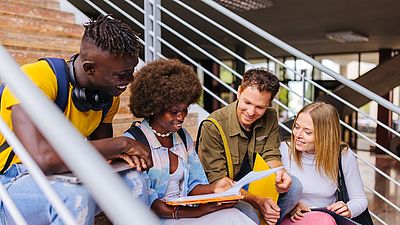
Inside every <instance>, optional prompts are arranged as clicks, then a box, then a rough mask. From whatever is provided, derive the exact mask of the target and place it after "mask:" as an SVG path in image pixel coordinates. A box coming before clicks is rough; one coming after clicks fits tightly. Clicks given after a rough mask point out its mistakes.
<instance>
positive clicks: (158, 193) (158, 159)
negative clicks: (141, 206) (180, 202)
mask: <svg viewBox="0 0 400 225" xmlns="http://www.w3.org/2000/svg"><path fill="white" fill-rule="evenodd" d="M139 127H140V129H141V130H142V131H143V133H144V135H145V136H146V138H147V141H148V142H149V145H150V149H151V154H152V158H153V167H152V168H150V170H149V171H148V172H147V174H148V176H149V178H150V184H149V185H150V187H149V189H148V191H149V193H148V195H149V196H150V197H149V198H150V206H151V205H152V204H153V202H154V201H155V200H156V199H162V198H163V197H165V196H164V195H165V193H166V191H167V187H168V182H169V175H170V173H169V171H170V168H169V157H168V148H165V147H163V146H162V145H161V144H160V142H159V141H158V140H157V137H156V136H155V134H154V133H153V131H152V128H151V127H150V125H149V123H148V122H147V120H143V122H142V123H141V125H139ZM184 131H185V135H186V142H187V148H188V149H186V148H185V145H184V143H183V141H182V139H181V138H180V137H179V135H178V134H177V133H172V139H173V147H172V148H171V149H170V151H171V152H172V153H174V154H175V155H177V156H178V157H179V158H180V160H181V161H182V165H183V171H184V173H183V174H184V175H183V177H184V180H183V182H182V184H181V187H180V189H181V195H180V196H181V197H184V196H187V195H188V193H190V192H191V191H192V189H193V188H194V187H195V186H196V185H198V184H208V180H207V177H206V174H205V172H204V170H203V167H202V165H201V163H200V160H199V157H198V156H197V154H196V151H195V149H194V145H193V139H192V138H191V137H190V134H189V133H188V132H187V131H186V130H185V129H184ZM124 135H125V136H127V137H130V138H133V137H132V135H131V134H129V133H125V134H124Z"/></svg>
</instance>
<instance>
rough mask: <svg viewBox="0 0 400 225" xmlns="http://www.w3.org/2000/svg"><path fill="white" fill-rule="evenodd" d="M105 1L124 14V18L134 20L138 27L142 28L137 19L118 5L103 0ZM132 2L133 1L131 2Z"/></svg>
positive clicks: (108, 0)
mask: <svg viewBox="0 0 400 225" xmlns="http://www.w3.org/2000/svg"><path fill="white" fill-rule="evenodd" d="M104 2H105V3H107V4H108V5H109V6H111V7H112V8H114V9H115V10H117V11H118V12H119V13H121V14H122V15H124V16H125V17H126V18H128V19H129V20H130V21H132V22H134V23H135V24H136V25H137V26H138V27H140V28H142V29H143V30H144V25H143V24H142V23H140V22H139V21H137V20H136V19H135V18H133V17H132V16H131V15H129V14H128V13H126V12H125V11H124V10H122V9H121V8H120V7H118V6H117V5H115V4H114V3H112V2H111V1H110V0H104ZM132 4H133V3H132Z"/></svg>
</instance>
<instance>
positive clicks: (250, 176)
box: [163, 166, 283, 202]
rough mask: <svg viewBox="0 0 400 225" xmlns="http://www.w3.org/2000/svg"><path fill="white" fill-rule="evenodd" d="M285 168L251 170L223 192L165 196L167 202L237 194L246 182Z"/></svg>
mask: <svg viewBox="0 0 400 225" xmlns="http://www.w3.org/2000/svg"><path fill="white" fill-rule="evenodd" d="M281 169H283V166H280V167H276V168H273V169H269V170H264V171H257V172H256V171H251V172H249V173H248V174H247V175H246V176H244V177H243V178H242V179H240V180H239V181H238V182H236V184H235V185H234V186H232V187H231V188H229V189H228V190H226V191H224V192H221V193H213V194H205V195H192V196H186V197H171V198H168V197H166V198H163V200H164V201H166V202H183V201H196V200H203V199H212V198H218V197H225V196H236V195H239V194H240V189H242V187H243V186H245V185H246V184H249V183H251V182H254V181H256V180H259V179H261V178H264V177H267V176H269V175H271V174H273V173H276V172H277V171H279V170H281Z"/></svg>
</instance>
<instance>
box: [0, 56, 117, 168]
mask: <svg viewBox="0 0 400 225" xmlns="http://www.w3.org/2000/svg"><path fill="white" fill-rule="evenodd" d="M40 60H45V61H46V62H47V63H48V64H49V66H50V68H51V69H52V70H53V72H54V74H55V75H56V78H57V86H58V91H57V97H56V99H55V100H54V103H55V104H56V105H57V106H58V108H59V109H60V110H61V111H62V112H64V111H65V108H66V107H67V103H68V95H69V76H68V66H67V64H66V63H65V60H64V59H60V58H41V59H39V61H40ZM5 86H6V85H5V84H4V83H2V84H1V85H0V102H1V98H2V95H3V91H4V88H5ZM111 105H112V104H110V105H109V107H107V108H106V109H104V110H103V111H102V117H101V120H103V119H104V117H105V116H106V115H107V113H108V111H109V109H110V107H111ZM8 147H10V145H9V144H8V143H7V141H5V142H4V143H3V144H2V145H0V153H1V152H2V151H4V150H6V149H7V148H8ZM14 156H15V153H14V151H11V152H10V154H9V155H8V157H7V160H6V163H5V164H4V167H3V169H2V170H1V171H0V174H3V173H4V172H5V171H6V170H7V169H8V167H9V166H10V164H11V161H12V159H13V158H14Z"/></svg>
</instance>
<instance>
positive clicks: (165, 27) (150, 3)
mask: <svg viewBox="0 0 400 225" xmlns="http://www.w3.org/2000/svg"><path fill="white" fill-rule="evenodd" d="M86 1H87V0H86ZM173 2H174V3H176V4H177V5H179V6H181V7H182V8H183V9H185V10H187V11H188V12H190V13H192V14H193V15H194V16H196V17H197V19H199V20H200V19H201V20H204V21H206V22H207V23H209V24H211V25H212V26H215V27H217V28H219V29H220V30H221V31H223V32H225V33H226V34H227V35H229V36H231V37H233V38H235V39H236V40H238V41H239V42H241V43H242V44H244V45H245V46H247V47H249V48H250V49H253V50H254V51H256V52H258V53H260V55H262V56H264V57H266V58H268V59H269V60H271V61H273V62H274V63H275V64H276V65H277V66H280V67H282V68H285V69H287V70H288V71H290V72H292V73H293V74H294V75H295V76H297V77H300V79H301V82H302V86H303V89H302V91H301V92H300V93H299V92H297V91H295V90H293V89H291V88H289V87H288V86H287V85H285V84H283V83H281V87H283V88H284V89H286V90H288V91H289V92H290V93H293V94H295V95H296V96H298V97H299V98H301V99H302V102H303V104H308V103H310V102H311V99H307V98H306V94H305V91H306V90H305V84H306V83H307V84H311V85H313V86H314V87H316V88H318V89H320V90H322V91H323V92H325V93H326V94H327V95H330V96H332V97H333V98H334V99H337V100H338V101H340V102H342V103H343V104H344V105H346V106H348V107H350V108H351V109H353V110H355V111H356V112H358V113H360V114H362V115H364V116H365V117H366V118H369V119H370V120H371V121H373V122H375V123H377V124H378V125H380V126H382V127H384V128H385V129H386V130H388V131H389V132H390V133H392V134H393V135H395V136H397V137H400V133H399V132H397V131H395V130H394V129H392V128H390V127H389V126H387V125H386V124H384V123H382V122H380V121H378V120H377V119H375V118H373V117H371V116H370V115H368V114H367V113H365V112H363V111H361V110H360V109H359V108H358V107H356V106H354V105H352V104H351V103H350V102H348V101H346V100H345V99H343V98H341V97H339V96H337V95H336V94H335V93H333V92H331V91H329V90H327V89H326V88H324V87H323V86H322V85H320V84H318V83H316V82H315V81H313V80H312V79H310V78H308V77H307V76H305V75H304V74H301V73H300V72H298V71H296V70H295V69H293V68H291V67H288V66H287V65H285V64H284V63H283V62H281V61H280V60H278V59H277V58H275V57H273V56H272V55H270V54H268V53H267V52H265V51H263V50H262V49H260V48H259V47H257V46H255V45H254V44H252V43H251V42H250V41H247V40H246V39H245V38H243V37H241V36H240V35H237V34H235V33H234V32H232V31H230V30H229V29H227V28H226V27H224V26H223V25H221V24H219V23H218V22H216V21H214V20H212V19H210V18H208V17H207V16H206V15H204V14H202V13H201V12H199V11H198V10H196V9H194V8H193V7H191V6H190V5H189V4H187V3H184V1H181V0H173ZM202 2H203V3H205V4H207V5H209V6H210V10H217V11H218V12H220V13H222V14H224V15H225V16H228V17H229V18H231V19H232V20H233V21H235V22H237V23H238V24H239V25H240V26H243V27H244V28H246V29H248V30H250V31H252V32H254V33H256V34H258V35H259V36H260V37H261V38H263V39H265V40H266V41H269V42H271V43H273V44H275V45H276V46H278V47H280V48H281V49H283V50H285V51H286V52H289V53H290V54H292V55H293V56H295V57H296V58H297V59H302V60H304V61H306V62H307V63H309V64H310V65H312V66H313V67H314V69H318V70H320V71H321V72H324V73H326V74H327V75H329V76H331V77H333V78H334V79H335V80H337V81H339V82H340V83H342V84H344V85H346V86H348V87H350V88H351V89H353V90H355V91H356V92H358V93H360V94H362V95H363V96H366V97H367V98H369V99H371V100H373V101H376V102H378V103H379V104H380V105H381V106H383V107H385V108H387V109H388V110H390V111H391V112H394V113H397V114H400V108H399V107H397V106H396V105H394V104H393V103H391V102H389V101H387V100H386V99H384V98H382V97H380V96H378V95H376V94H375V93H373V92H371V91H369V90H368V89H366V88H364V87H362V86H361V85H359V84H357V83H355V82H353V81H351V80H348V79H347V78H345V77H344V76H342V75H340V74H338V73H336V72H334V71H333V70H331V69H329V68H327V67H325V66H323V65H322V64H321V63H319V62H317V61H315V60H314V59H312V58H311V57H309V56H307V55H305V54H304V53H302V52H300V51H298V50H297V49H295V48H293V47H291V46H289V45H287V44H286V43H284V42H282V41H281V40H279V39H277V38H276V37H274V36H272V35H270V34H269V33H267V32H265V31H264V30H262V29H260V28H258V27H257V26H255V25H254V24H251V23H250V22H249V21H246V20H245V19H243V18H241V17H240V16H238V15H236V14H235V13H233V12H231V11H230V10H228V9H226V8H224V7H223V6H221V5H219V4H218V3H216V2H214V1H212V0H202ZM144 5H145V8H146V7H148V8H151V9H153V10H152V11H151V12H147V11H146V10H145V11H142V10H139V9H138V8H140V7H139V6H137V5H136V4H135V7H133V8H135V9H137V10H138V11H139V12H142V13H143V12H147V13H144V15H143V16H144V21H148V22H147V23H149V24H151V25H152V27H150V28H146V29H145V30H144V33H145V35H144V36H145V40H144V41H145V48H146V47H147V48H148V49H147V51H149V52H151V54H146V55H152V56H151V57H149V58H146V60H154V59H156V58H159V57H164V58H165V57H171V56H173V55H171V56H164V55H163V54H162V52H161V51H162V49H161V48H162V47H166V48H169V49H171V50H172V51H173V52H174V53H175V54H176V55H177V56H179V57H181V58H183V59H185V60H187V61H188V62H189V63H191V64H193V65H194V66H196V67H197V68H198V69H200V71H202V72H203V73H204V74H205V75H207V76H210V77H211V78H212V79H214V80H216V81H217V82H218V83H219V84H220V85H221V86H222V87H224V88H225V89H226V90H228V91H229V92H231V93H234V94H236V90H234V89H233V88H232V87H231V86H229V85H228V84H226V83H225V82H224V81H223V80H222V79H220V78H219V77H218V75H215V74H213V73H212V72H211V71H208V70H207V69H205V68H204V67H202V66H201V64H200V63H198V62H197V61H196V59H193V58H191V57H190V56H189V55H188V54H185V53H184V52H183V51H182V50H180V49H179V48H178V47H176V46H174V45H173V44H172V43H171V42H170V41H169V40H167V39H166V38H164V37H163V35H162V34H161V32H169V33H170V34H173V35H174V36H175V37H177V38H178V39H180V40H182V41H183V42H185V43H186V44H187V45H189V46H191V47H192V48H194V49H196V50H197V51H199V52H200V53H202V54H203V55H205V56H206V57H207V58H208V59H210V60H212V61H213V62H215V63H216V64H218V65H220V66H221V67H222V68H225V69H227V70H228V71H229V72H231V73H232V74H233V75H234V76H236V77H237V78H238V79H241V75H240V74H239V73H237V72H236V71H235V70H234V69H233V68H231V67H230V66H228V65H226V64H225V63H223V62H222V61H221V60H220V59H218V57H216V56H215V55H213V51H211V50H210V49H205V48H202V47H201V46H199V45H198V44H196V43H195V42H193V41H191V40H189V39H188V38H187V37H186V36H185V35H184V34H181V33H179V31H178V30H177V29H174V28H172V27H171V26H170V25H169V24H167V23H166V22H165V21H166V20H164V19H163V18H161V14H162V15H163V16H167V17H170V18H172V19H173V20H174V21H175V23H174V25H176V24H180V25H181V26H182V27H185V28H186V29H190V30H191V31H193V32H194V33H196V34H198V35H199V36H200V37H202V38H204V39H206V40H207V41H209V42H210V43H211V44H213V45H215V46H216V47H218V48H219V49H220V50H223V51H225V52H226V53H227V54H229V55H231V56H232V57H233V58H234V59H236V60H239V61H241V62H242V63H244V64H245V65H251V63H250V62H249V61H248V60H246V59H245V58H244V57H242V56H240V55H238V54H237V53H235V52H233V51H232V50H230V49H229V48H228V47H226V46H224V45H223V44H221V43H220V42H219V41H217V40H214V39H213V38H212V37H210V35H209V34H207V31H204V30H203V31H201V29H200V28H198V27H195V26H193V25H191V24H190V23H189V21H185V20H184V19H182V18H180V17H179V16H178V15H177V13H174V12H172V11H171V10H169V9H168V8H167V7H165V6H163V4H162V3H161V1H158V0H145V1H144ZM114 9H115V8H114ZM155 9H158V10H155ZM155 14H156V15H155ZM157 18H158V19H157ZM127 19H129V18H127ZM132 22H134V21H132ZM154 26H156V27H154ZM157 26H158V28H157ZM155 29H157V32H154V30H155ZM155 41H158V42H159V43H155ZM153 46H159V47H157V49H155V48H154V47H153ZM203 89H204V91H205V92H206V93H208V94H210V95H211V96H212V97H213V98H215V99H217V101H219V102H220V103H221V104H223V105H226V104H228V102H226V101H225V100H223V99H222V98H220V97H219V96H218V95H216V94H215V93H213V92H212V90H210V89H209V87H205V86H203ZM274 102H275V103H276V104H277V105H278V106H279V107H281V108H283V109H284V110H287V111H289V112H291V113H293V115H295V114H296V112H294V111H293V110H291V109H290V108H289V107H287V106H286V105H285V104H283V103H282V102H280V101H279V100H277V99H274ZM341 124H342V125H343V126H344V127H346V128H347V129H349V130H350V131H351V132H354V133H355V134H356V135H358V136H359V137H361V138H364V139H365V140H366V141H368V142H369V143H371V144H372V145H374V146H376V147H377V148H379V149H381V150H382V151H383V152H385V153H386V154H387V155H389V156H391V157H392V158H393V159H394V160H396V162H397V163H398V162H399V161H400V158H399V157H398V156H397V155H395V154H393V153H392V152H391V151H390V150H388V149H386V148H385V147H383V146H381V145H380V144H378V143H377V142H376V141H374V140H372V139H371V138H369V137H367V136H366V135H364V134H363V133H362V132H360V131H358V130H356V129H355V128H353V127H351V126H350V125H348V124H346V123H345V122H344V121H341ZM279 125H280V126H282V127H283V128H284V129H285V130H287V131H290V128H288V127H286V126H285V125H284V124H283V123H281V122H279ZM356 157H357V158H358V159H359V160H360V161H361V162H362V163H364V164H365V165H366V166H368V167H370V168H372V169H373V171H375V172H376V173H378V174H380V175H382V176H383V177H384V178H385V179H387V180H389V181H390V182H392V183H393V184H394V185H395V186H396V187H397V188H399V186H400V183H399V182H398V181H396V180H395V179H393V178H392V177H391V176H390V175H389V174H386V173H385V172H383V171H382V170H381V169H379V168H377V167H376V166H374V165H372V164H371V163H368V161H367V160H365V159H363V158H362V157H360V156H358V155H356ZM366 190H373V189H371V188H370V187H366ZM375 192H376V191H374V192H372V193H373V194H374V195H375V196H377V197H378V198H380V199H382V201H384V202H386V203H388V205H389V206H391V207H393V208H394V209H395V210H396V211H397V213H399V212H400V211H399V207H398V206H396V205H395V204H394V203H392V202H390V200H388V199H387V198H385V197H384V196H383V195H381V194H379V193H375ZM372 215H373V217H374V218H375V219H376V220H377V221H379V222H380V223H382V224H386V223H385V222H384V220H382V219H381V218H379V217H378V216H377V215H376V214H374V213H372Z"/></svg>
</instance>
